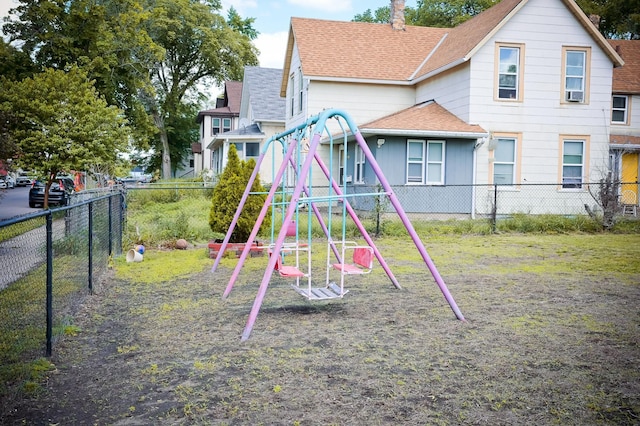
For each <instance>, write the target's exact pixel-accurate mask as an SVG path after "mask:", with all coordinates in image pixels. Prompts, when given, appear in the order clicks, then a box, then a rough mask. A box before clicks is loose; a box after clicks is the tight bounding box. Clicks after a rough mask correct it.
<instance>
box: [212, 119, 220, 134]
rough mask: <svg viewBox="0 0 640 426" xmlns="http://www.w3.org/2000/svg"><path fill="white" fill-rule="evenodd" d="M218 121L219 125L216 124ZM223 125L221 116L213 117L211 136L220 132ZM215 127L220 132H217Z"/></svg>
mask: <svg viewBox="0 0 640 426" xmlns="http://www.w3.org/2000/svg"><path fill="white" fill-rule="evenodd" d="M216 122H217V123H218V125H217V126H216V125H215V124H214V123H216ZM221 125H222V121H221V119H220V117H211V136H215V135H218V134H220V130H221V129H222V126H221ZM215 129H218V132H216V131H215Z"/></svg>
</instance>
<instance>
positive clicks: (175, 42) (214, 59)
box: [145, 0, 258, 178]
mask: <svg viewBox="0 0 640 426" xmlns="http://www.w3.org/2000/svg"><path fill="white" fill-rule="evenodd" d="M152 3H153V6H154V7H153V9H152V17H151V20H150V25H149V28H147V32H148V33H149V35H150V36H151V38H152V39H153V40H154V42H155V43H157V44H158V45H160V46H162V48H163V49H164V50H165V55H164V59H163V60H162V61H159V62H158V63H156V65H155V67H154V68H153V69H152V70H151V76H152V83H153V87H154V91H153V92H147V93H146V94H145V102H146V105H147V108H148V111H149V113H150V114H151V116H152V117H153V121H154V123H155V125H156V127H157V129H158V132H159V139H158V141H157V142H158V143H157V145H156V148H157V151H158V152H162V176H163V177H164V178H167V177H169V176H170V175H171V141H170V140H169V133H168V129H167V120H168V119H169V118H170V117H172V116H177V115H178V109H179V105H180V104H181V103H182V101H183V100H184V98H185V96H186V95H188V94H189V93H190V92H192V91H194V90H197V85H198V84H207V83H214V84H218V85H219V84H221V83H223V82H224V81H225V80H241V79H242V75H243V71H244V66H245V65H257V64H258V60H257V54H256V53H257V51H256V48H255V47H254V46H253V45H252V44H251V39H250V37H249V36H247V35H245V34H243V33H240V32H238V31H236V30H235V29H234V28H233V27H232V26H230V25H229V24H228V23H227V22H225V20H224V18H223V17H222V16H220V15H219V14H218V13H216V12H217V11H218V10H219V9H220V4H219V2H214V1H210V2H207V3H206V4H205V3H202V2H200V1H198V0H155V1H153V2H152ZM249 24H250V23H249ZM249 26H250V25H249ZM245 31H247V29H246V28H245Z"/></svg>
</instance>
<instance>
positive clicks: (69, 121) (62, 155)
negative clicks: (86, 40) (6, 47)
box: [0, 66, 130, 208]
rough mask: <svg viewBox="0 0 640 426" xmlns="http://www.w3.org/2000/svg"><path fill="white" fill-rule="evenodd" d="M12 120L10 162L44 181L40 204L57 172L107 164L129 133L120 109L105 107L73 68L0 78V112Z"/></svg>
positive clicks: (112, 161)
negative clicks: (13, 147) (13, 78)
mask: <svg viewBox="0 0 640 426" xmlns="http://www.w3.org/2000/svg"><path fill="white" fill-rule="evenodd" d="M7 113H10V114H12V116H14V117H16V118H17V122H16V123H14V125H13V126H11V129H10V134H11V135H12V140H13V141H14V142H15V143H16V145H17V149H18V155H17V158H16V161H17V163H18V165H22V166H24V167H25V168H28V169H30V170H35V171H36V173H38V175H39V176H40V177H42V178H44V179H45V180H46V191H45V203H44V204H45V205H44V207H45V208H47V207H48V194H49V188H50V186H51V183H52V182H53V180H54V178H55V177H56V175H57V174H59V173H61V172H65V171H67V172H68V171H70V170H89V169H91V168H93V167H101V168H105V167H106V168H109V167H113V166H114V165H115V164H116V160H117V154H118V152H120V151H122V150H123V149H125V148H126V146H127V142H128V138H129V136H130V133H129V128H128V127H127V125H126V119H125V117H124V115H123V113H122V111H121V110H120V109H118V108H117V107H115V106H109V105H108V104H107V102H106V101H105V100H104V99H103V98H102V97H101V96H100V95H99V93H98V91H97V90H96V89H95V87H94V83H93V81H91V80H89V79H88V78H87V75H86V73H85V72H84V71H83V70H82V69H80V68H78V67H76V66H73V67H70V68H69V69H68V70H54V69H51V68H48V69H45V70H44V71H43V72H42V73H38V74H34V75H33V77H28V78H25V79H23V80H21V81H9V80H7V79H5V78H3V79H2V81H0V116H1V115H2V114H7Z"/></svg>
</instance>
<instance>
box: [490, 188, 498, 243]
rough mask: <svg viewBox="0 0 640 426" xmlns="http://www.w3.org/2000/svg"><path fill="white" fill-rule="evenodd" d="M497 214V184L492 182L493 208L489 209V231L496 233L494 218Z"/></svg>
mask: <svg viewBox="0 0 640 426" xmlns="http://www.w3.org/2000/svg"><path fill="white" fill-rule="evenodd" d="M497 216H498V184H497V183H494V184H493V209H491V233H492V234H495V233H496V219H497Z"/></svg>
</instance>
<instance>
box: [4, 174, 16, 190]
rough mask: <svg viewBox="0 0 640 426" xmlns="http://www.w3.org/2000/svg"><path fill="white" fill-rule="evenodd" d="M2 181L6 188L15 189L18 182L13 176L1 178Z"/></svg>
mask: <svg viewBox="0 0 640 426" xmlns="http://www.w3.org/2000/svg"><path fill="white" fill-rule="evenodd" d="M0 180H1V181H2V182H3V183H4V184H5V188H11V189H13V188H15V187H16V181H15V180H14V179H13V177H11V175H6V176H0ZM0 185H1V184H0Z"/></svg>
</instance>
